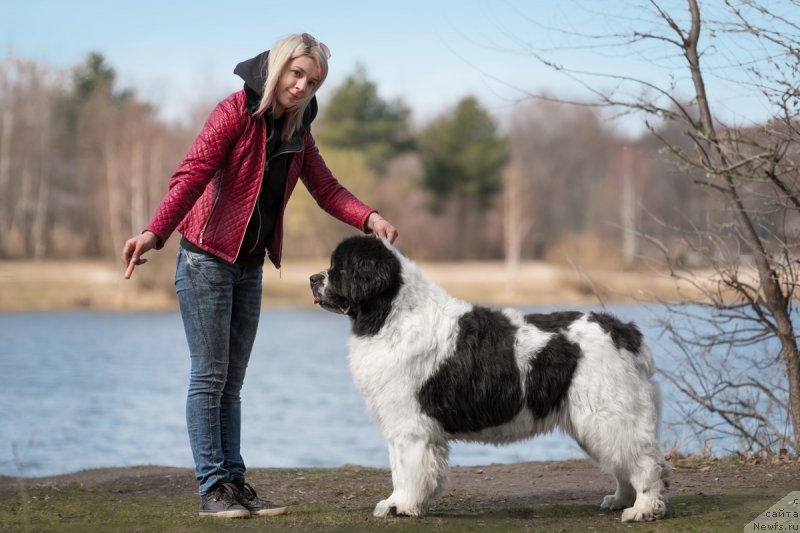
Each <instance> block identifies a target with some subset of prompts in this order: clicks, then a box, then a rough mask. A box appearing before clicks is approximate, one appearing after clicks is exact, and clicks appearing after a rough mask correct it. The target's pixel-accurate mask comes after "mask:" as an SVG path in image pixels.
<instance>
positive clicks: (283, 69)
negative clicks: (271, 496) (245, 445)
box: [122, 33, 397, 518]
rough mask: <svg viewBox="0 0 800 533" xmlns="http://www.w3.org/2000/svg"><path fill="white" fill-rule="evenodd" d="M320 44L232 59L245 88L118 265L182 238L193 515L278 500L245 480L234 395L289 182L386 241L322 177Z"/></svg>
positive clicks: (259, 508) (261, 507) (374, 223)
mask: <svg viewBox="0 0 800 533" xmlns="http://www.w3.org/2000/svg"><path fill="white" fill-rule="evenodd" d="M329 57H330V51H329V50H328V47H327V46H325V45H324V44H323V43H320V42H319V41H317V40H316V39H315V38H314V37H312V36H311V35H309V34H307V33H304V34H302V35H299V34H295V35H290V36H288V37H286V38H284V39H281V40H280V41H278V42H277V43H276V44H275V45H274V46H273V47H272V49H271V50H269V51H267V52H264V53H262V54H260V55H258V56H256V57H254V58H253V59H250V60H248V61H244V62H242V63H239V64H238V65H237V66H236V69H235V70H234V73H235V74H237V75H239V76H240V77H241V78H242V79H243V80H244V82H245V84H244V89H243V90H241V91H238V92H236V93H233V94H231V95H230V96H228V98H226V99H225V100H223V101H222V102H220V103H219V104H218V105H217V106H216V108H215V109H214V110H213V111H212V112H211V115H210V116H209V118H208V120H207V121H206V124H205V125H204V126H203V129H202V131H201V132H200V134H199V135H198V137H197V139H195V141H194V143H193V144H192V146H191V147H190V148H189V151H188V152H187V154H186V156H185V157H184V159H183V161H182V162H181V163H180V165H179V166H178V169H177V170H176V171H175V173H174V174H173V176H172V178H171V179H170V183H169V192H168V193H167V195H166V196H165V197H164V199H163V200H162V201H161V203H160V204H159V206H158V208H157V209H156V212H155V214H154V215H153V218H152V220H151V221H150V224H149V225H148V226H147V227H146V228H145V230H144V231H143V232H142V234H141V235H138V236H136V237H133V238H131V239H129V240H128V241H127V242H126V243H125V246H124V247H123V249H122V261H123V263H124V264H125V265H126V266H127V271H126V273H125V277H126V278H129V277H130V275H131V274H132V272H133V269H134V267H135V266H137V265H142V264H144V263H145V262H147V259H145V258H143V257H142V256H143V254H144V253H146V252H147V251H149V250H151V249H153V248H156V249H160V248H162V247H163V246H164V243H165V241H166V240H167V239H168V238H169V236H170V234H172V232H173V231H174V230H176V229H177V230H178V231H179V232H180V233H181V234H182V239H181V243H180V244H181V247H180V252H179V254H178V264H177V270H176V275H175V286H176V290H177V293H178V301H179V304H180V310H181V317H182V319H183V324H184V329H185V330H186V338H187V340H188V343H189V351H190V353H191V377H190V383H189V392H188V398H187V402H186V420H187V426H188V431H189V440H190V443H191V447H192V455H193V457H194V462H195V474H196V477H197V480H198V482H199V492H200V515H202V516H216V517H229V518H234V517H245V516H250V515H275V514H281V513H283V512H285V510H286V507H284V506H282V505H278V504H275V503H272V502H269V501H267V500H264V499H262V498H259V497H258V496H257V494H256V491H255V490H254V489H253V488H252V486H251V485H250V484H249V483H247V482H245V477H244V476H245V465H244V461H243V459H242V456H241V454H240V450H239V444H240V434H241V400H240V391H241V387H242V382H243V381H244V375H245V369H246V368H247V363H248V360H249V358H250V351H251V349H252V347H253V341H254V339H255V335H256V328H257V325H258V319H259V313H260V309H261V273H262V268H263V264H264V261H265V258H266V257H269V259H270V261H272V263H273V264H274V265H275V267H277V268H279V267H280V262H281V253H282V250H283V247H282V243H283V215H284V210H285V208H286V204H287V202H288V200H289V196H290V195H291V193H292V191H293V190H294V187H295V185H296V184H297V180H298V178H300V179H302V180H303V183H304V184H305V186H306V187H307V188H308V190H309V191H310V192H311V194H312V196H313V197H314V198H315V200H316V201H317V203H318V204H319V205H320V206H321V207H322V208H323V209H324V210H325V211H327V212H328V213H330V214H331V215H333V216H334V217H336V218H338V219H339V220H342V221H343V222H346V223H348V224H350V225H352V226H355V227H356V228H359V229H362V230H364V231H366V232H373V233H375V234H376V235H378V236H381V237H383V238H386V239H388V240H389V241H394V240H395V239H396V238H397V231H396V229H395V228H394V227H393V226H392V224H390V223H389V222H387V221H386V220H384V219H383V218H381V216H380V215H379V214H378V213H377V212H376V211H375V210H374V209H371V208H370V207H368V206H366V205H364V204H363V203H362V202H360V201H359V200H358V199H357V198H356V197H354V196H353V195H352V194H351V193H350V192H349V191H347V189H345V188H344V187H343V186H342V185H341V184H340V183H339V182H338V181H337V180H336V179H335V178H334V177H333V175H332V174H331V171H330V170H329V169H328V167H327V166H326V165H325V162H324V161H323V159H322V157H321V156H320V154H319V151H318V150H317V147H316V144H315V142H314V138H313V137H312V135H311V132H310V129H309V128H310V125H311V122H312V121H313V120H314V117H315V116H316V113H317V103H316V99H315V97H314V94H315V93H316V91H317V90H318V89H319V87H320V86H321V85H322V83H323V82H324V81H325V77H326V76H327V74H328V58H329Z"/></svg>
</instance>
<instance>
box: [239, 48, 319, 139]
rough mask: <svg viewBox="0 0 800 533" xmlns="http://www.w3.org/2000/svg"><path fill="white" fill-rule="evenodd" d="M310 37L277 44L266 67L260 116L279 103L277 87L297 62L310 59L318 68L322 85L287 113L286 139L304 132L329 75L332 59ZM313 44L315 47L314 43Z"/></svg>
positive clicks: (271, 50)
mask: <svg viewBox="0 0 800 533" xmlns="http://www.w3.org/2000/svg"><path fill="white" fill-rule="evenodd" d="M305 35H306V34H299V33H294V34H292V35H288V36H286V37H284V38H283V39H281V40H280V41H278V42H276V43H275V45H274V46H273V47H272V48H271V49H270V51H269V56H268V59H267V65H266V69H267V72H266V74H267V75H266V81H265V82H264V90H263V92H262V96H261V102H260V103H259V105H258V109H256V111H255V113H254V115H255V116H257V117H260V116H261V115H263V114H264V113H265V112H266V111H267V109H269V108H270V107H272V106H273V105H274V104H275V101H276V97H275V87H277V85H278V80H280V78H281V75H283V72H284V70H285V69H286V68H287V67H288V65H289V63H291V61H292V60H293V59H297V58H298V57H303V56H307V57H310V58H311V59H312V60H314V63H316V65H317V69H318V73H317V75H318V76H319V82H318V83H317V84H316V86H315V87H314V90H313V91H311V93H310V94H309V95H308V96H307V97H306V98H303V99H302V100H301V101H300V102H298V104H297V105H296V106H294V107H292V108H291V109H287V110H285V113H286V120H285V121H284V127H283V132H282V133H281V137H282V138H283V139H288V138H290V137H291V136H292V135H293V134H294V132H295V131H297V130H298V129H300V127H301V126H302V125H303V114H304V113H305V111H306V108H307V107H308V104H309V103H310V102H311V99H312V98H314V94H316V92H317V90H318V89H319V88H320V87H321V86H322V82H324V81H325V78H326V77H327V76H328V58H327V57H326V55H325V52H324V51H323V49H322V46H324V45H322V44H321V43H319V42H318V41H316V39H313V37H311V38H310V39H311V41H309V40H308V39H306V38H305ZM312 42H313V44H311V43H312Z"/></svg>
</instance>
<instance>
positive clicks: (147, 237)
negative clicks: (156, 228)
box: [122, 231, 158, 279]
mask: <svg viewBox="0 0 800 533" xmlns="http://www.w3.org/2000/svg"><path fill="white" fill-rule="evenodd" d="M157 243H158V236H157V235H156V234H155V233H153V232H152V231H145V232H144V233H142V234H141V235H137V236H136V237H132V238H130V239H128V240H127V241H126V242H125V246H123V247H122V264H123V265H125V266H126V267H127V269H126V270H125V279H130V277H131V274H133V268H134V267H135V266H136V265H143V264H145V263H147V259H144V258H142V255H144V254H145V252H148V251H149V250H152V249H153V248H155V247H156V244H157Z"/></svg>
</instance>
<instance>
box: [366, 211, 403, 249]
mask: <svg viewBox="0 0 800 533" xmlns="http://www.w3.org/2000/svg"><path fill="white" fill-rule="evenodd" d="M367 229H368V230H370V231H371V232H372V233H374V234H375V235H377V236H378V237H383V238H384V239H386V240H387V241H389V242H390V243H391V242H394V241H395V240H396V239H397V236H398V233H397V229H395V227H394V226H392V224H391V223H390V222H389V221H388V220H386V219H385V218H383V217H382V216H380V215H379V214H378V213H377V212H374V213H372V214H371V215H370V216H369V218H368V219H367Z"/></svg>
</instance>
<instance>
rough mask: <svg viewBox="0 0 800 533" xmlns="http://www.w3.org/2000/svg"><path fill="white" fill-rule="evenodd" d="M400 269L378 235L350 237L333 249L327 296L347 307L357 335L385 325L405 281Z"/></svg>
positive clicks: (370, 332)
mask: <svg viewBox="0 0 800 533" xmlns="http://www.w3.org/2000/svg"><path fill="white" fill-rule="evenodd" d="M400 269H401V266H400V261H399V260H398V259H397V257H395V255H394V254H393V253H392V252H390V251H389V250H388V249H387V248H386V246H384V245H383V243H382V242H380V241H379V240H378V239H375V238H371V237H350V238H348V239H345V240H343V241H342V242H341V243H340V244H339V246H337V247H336V249H335V250H334V251H333V254H332V256H331V267H330V269H328V287H329V288H328V295H327V296H328V297H327V298H326V299H328V300H330V301H331V302H335V303H336V304H337V305H339V306H341V307H344V308H347V309H348V310H347V315H348V316H349V317H350V318H351V319H352V320H353V333H354V334H355V335H358V336H362V337H368V336H372V335H375V334H377V333H378V332H379V331H380V330H381V328H383V325H384V324H385V323H386V318H387V317H388V316H389V313H390V312H391V310H392V300H393V299H394V297H395V296H397V292H398V291H399V290H400V287H401V286H402V284H403V279H402V276H401V273H400ZM312 286H313V280H312Z"/></svg>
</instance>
